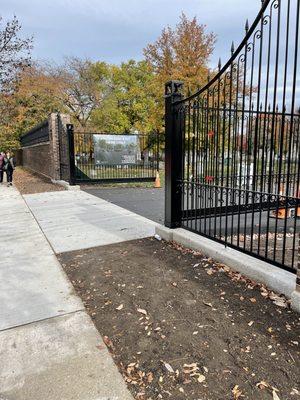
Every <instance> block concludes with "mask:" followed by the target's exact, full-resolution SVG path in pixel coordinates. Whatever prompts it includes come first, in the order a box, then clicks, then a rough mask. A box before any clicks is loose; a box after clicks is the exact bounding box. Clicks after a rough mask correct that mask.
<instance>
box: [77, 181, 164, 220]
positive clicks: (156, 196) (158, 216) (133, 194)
mask: <svg viewBox="0 0 300 400" xmlns="http://www.w3.org/2000/svg"><path fill="white" fill-rule="evenodd" d="M85 191H86V192H87V193H90V194H92V195H94V196H96V197H99V198H101V199H103V200H106V201H109V202H110V203H113V204H116V205H118V206H120V207H123V208H126V209H127V210H130V211H132V212H135V213H136V214H139V215H142V216H143V217H145V218H148V219H150V220H152V221H154V222H158V223H160V224H163V223H164V201H165V191H164V189H154V188H103V189H101V188H95V189H93V188H88V189H85Z"/></svg>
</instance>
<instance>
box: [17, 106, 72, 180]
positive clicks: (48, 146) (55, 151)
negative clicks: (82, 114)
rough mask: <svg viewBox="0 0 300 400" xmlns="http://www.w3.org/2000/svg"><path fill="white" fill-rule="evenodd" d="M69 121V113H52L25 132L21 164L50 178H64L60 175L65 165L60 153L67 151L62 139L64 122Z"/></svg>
mask: <svg viewBox="0 0 300 400" xmlns="http://www.w3.org/2000/svg"><path fill="white" fill-rule="evenodd" d="M69 123H70V116H69V115H65V114H56V113H53V114H51V115H50V116H49V118H48V121H45V122H44V123H42V124H40V125H37V126H36V127H35V128H33V129H32V130H31V131H30V132H28V133H27V134H25V135H24V136H23V137H22V139H21V142H23V143H24V146H23V147H22V159H23V162H22V165H23V166H24V167H25V168H29V169H31V170H32V171H34V172H36V173H38V174H41V175H43V176H46V177H48V178H50V179H55V180H60V179H66V178H64V177H62V175H65V174H62V172H63V171H62V166H63V165H66V162H65V160H61V158H62V154H67V153H68V149H67V146H66V144H65V141H64V140H63V139H64V137H65V136H66V124H69ZM41 127H42V129H43V131H41ZM39 142H40V143H39ZM60 146H61V147H63V148H60ZM67 167H68V165H67ZM68 168H69V167H68Z"/></svg>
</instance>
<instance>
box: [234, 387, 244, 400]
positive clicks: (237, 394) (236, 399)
mask: <svg viewBox="0 0 300 400" xmlns="http://www.w3.org/2000/svg"><path fill="white" fill-rule="evenodd" d="M232 394H233V398H234V400H238V398H239V397H241V395H242V391H241V390H240V389H239V385H235V387H234V388H233V389H232Z"/></svg>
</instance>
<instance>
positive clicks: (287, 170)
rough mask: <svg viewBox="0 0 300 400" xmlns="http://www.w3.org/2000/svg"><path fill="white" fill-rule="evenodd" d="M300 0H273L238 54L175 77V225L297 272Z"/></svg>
mask: <svg viewBox="0 0 300 400" xmlns="http://www.w3.org/2000/svg"><path fill="white" fill-rule="evenodd" d="M299 9H300V0H272V1H271V0H266V1H264V2H263V4H262V8H261V10H260V12H259V14H258V16H257V18H256V20H255V21H254V23H253V25H252V26H251V27H249V25H248V22H247V23H246V27H245V29H246V35H245V38H244V40H243V41H242V43H241V44H240V45H239V46H238V48H237V49H236V50H235V49H234V45H232V49H231V51H232V55H231V58H230V60H229V61H228V62H227V63H226V64H225V65H224V66H223V67H222V65H221V61H220V62H219V66H218V71H217V72H216V73H215V74H214V77H213V78H212V79H208V83H207V85H206V86H205V87H203V88H202V89H200V90H199V91H198V92H197V93H195V94H194V95H192V96H190V97H187V98H183V91H184V88H183V84H182V83H181V82H177V81H172V82H169V83H168V84H167V85H166V225H167V226H169V227H171V228H174V227H179V226H181V227H183V228H186V229H188V230H191V231H193V232H196V233H199V234H201V235H203V236H206V237H209V238H212V239H214V240H216V241H218V242H221V243H224V244H226V245H228V246H231V247H234V248H237V249H239V250H240V251H243V252H246V253H249V254H251V255H253V256H256V257H258V258H261V259H263V260H266V261H268V262H271V263H273V264H276V265H278V266H280V267H282V268H284V269H287V270H290V271H292V272H296V267H297V261H298V241H299V240H298V236H299V232H300V229H299V219H298V218H297V217H300V164H299V162H300V161H299V160H300V154H299V152H300V133H299V129H300V114H299V111H298V110H299V107H300V91H299V84H300V76H299V71H298V67H299Z"/></svg>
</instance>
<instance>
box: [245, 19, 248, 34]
mask: <svg viewBox="0 0 300 400" xmlns="http://www.w3.org/2000/svg"><path fill="white" fill-rule="evenodd" d="M245 30H246V33H247V32H248V31H249V20H248V19H247V20H246V25H245Z"/></svg>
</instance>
